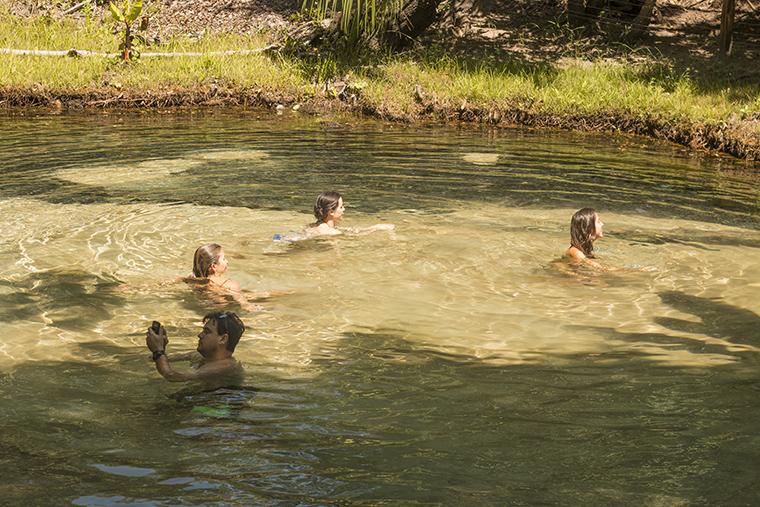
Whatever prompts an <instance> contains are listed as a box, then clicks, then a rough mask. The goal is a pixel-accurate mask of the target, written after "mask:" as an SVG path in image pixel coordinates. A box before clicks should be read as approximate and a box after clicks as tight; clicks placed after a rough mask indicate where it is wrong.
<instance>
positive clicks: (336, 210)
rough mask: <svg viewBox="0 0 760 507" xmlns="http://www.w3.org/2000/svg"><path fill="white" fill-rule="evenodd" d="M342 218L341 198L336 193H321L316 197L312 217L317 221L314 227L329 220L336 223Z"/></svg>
mask: <svg viewBox="0 0 760 507" xmlns="http://www.w3.org/2000/svg"><path fill="white" fill-rule="evenodd" d="M331 214H332V216H331ZM342 216H343V198H342V197H341V196H340V194H339V193H338V192H322V193H321V194H319V195H318V196H317V202H316V203H314V217H315V218H316V219H317V222H316V225H319V224H322V223H324V222H327V221H328V220H330V219H331V218H332V219H333V220H335V221H337V220H339V219H340V217H342Z"/></svg>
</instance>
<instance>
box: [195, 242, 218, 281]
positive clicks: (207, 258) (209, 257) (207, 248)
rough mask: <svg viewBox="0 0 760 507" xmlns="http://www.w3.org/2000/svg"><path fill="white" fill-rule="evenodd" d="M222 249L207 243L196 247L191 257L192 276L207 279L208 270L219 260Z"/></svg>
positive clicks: (214, 244)
mask: <svg viewBox="0 0 760 507" xmlns="http://www.w3.org/2000/svg"><path fill="white" fill-rule="evenodd" d="M221 252H222V247H221V246H220V245H217V244H216V243H208V244H207V245H203V246H201V247H198V249H197V250H196V251H195V255H193V275H194V276H196V277H198V278H208V270H209V269H211V266H212V265H213V264H216V262H217V261H218V260H219V254H220V253H221Z"/></svg>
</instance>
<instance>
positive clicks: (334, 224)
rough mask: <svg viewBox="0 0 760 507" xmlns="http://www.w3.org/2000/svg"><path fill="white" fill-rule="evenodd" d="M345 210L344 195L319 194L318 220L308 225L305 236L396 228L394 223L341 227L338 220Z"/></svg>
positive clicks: (315, 206)
mask: <svg viewBox="0 0 760 507" xmlns="http://www.w3.org/2000/svg"><path fill="white" fill-rule="evenodd" d="M345 210H346V208H345V205H344V203H343V197H342V196H341V195H340V194H339V193H338V192H334V191H330V192H322V193H321V194H319V195H318V196H317V200H316V202H315V203H314V218H316V221H315V222H314V223H312V224H309V225H308V226H307V227H306V229H305V230H304V234H305V236H306V237H307V238H311V237H315V236H336V235H338V234H368V233H370V232H375V231H392V230H393V229H394V228H395V226H394V225H393V224H376V225H372V226H370V227H360V228H356V227H341V228H339V227H338V222H339V221H340V220H341V219H342V218H343V213H344V212H345Z"/></svg>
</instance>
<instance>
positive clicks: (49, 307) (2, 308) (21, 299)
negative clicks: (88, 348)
mask: <svg viewBox="0 0 760 507" xmlns="http://www.w3.org/2000/svg"><path fill="white" fill-rule="evenodd" d="M119 284H120V282H119V280H117V279H115V278H109V277H103V276H98V275H94V274H92V273H87V272H85V271H75V270H65V269H55V270H48V271H38V272H34V273H31V274H29V275H27V276H26V277H24V278H22V279H20V280H14V281H13V282H9V281H5V280H3V281H0V287H5V288H8V289H9V290H10V291H9V292H8V293H1V294H0V318H2V320H3V321H4V322H14V321H18V320H36V319H37V318H39V315H42V314H44V315H46V317H47V318H48V319H50V320H51V321H52V322H51V325H53V326H56V327H59V328H61V329H67V330H72V331H77V330H85V329H92V325H93V323H95V322H101V321H105V320H108V319H110V318H111V312H110V310H111V309H114V308H118V307H120V306H122V305H123V304H124V302H125V299H124V297H122V296H121V295H119V294H118V293H117V292H116V291H114V289H115V288H116V287H118V285H119Z"/></svg>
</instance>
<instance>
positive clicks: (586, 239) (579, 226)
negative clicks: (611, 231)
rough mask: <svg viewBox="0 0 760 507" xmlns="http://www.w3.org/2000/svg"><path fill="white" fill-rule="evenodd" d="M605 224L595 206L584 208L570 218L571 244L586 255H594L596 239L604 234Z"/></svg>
mask: <svg viewBox="0 0 760 507" xmlns="http://www.w3.org/2000/svg"><path fill="white" fill-rule="evenodd" d="M602 226H604V224H603V223H602V221H601V220H600V219H599V214H598V213H597V212H596V210H595V209H594V208H582V209H579V210H578V211H576V212H575V214H574V215H573V218H572V219H571V220H570V245H572V246H574V247H575V248H577V249H578V250H580V251H581V252H583V254H584V255H585V256H586V257H593V256H594V240H595V239H597V238H601V237H602V236H604V232H602Z"/></svg>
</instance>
